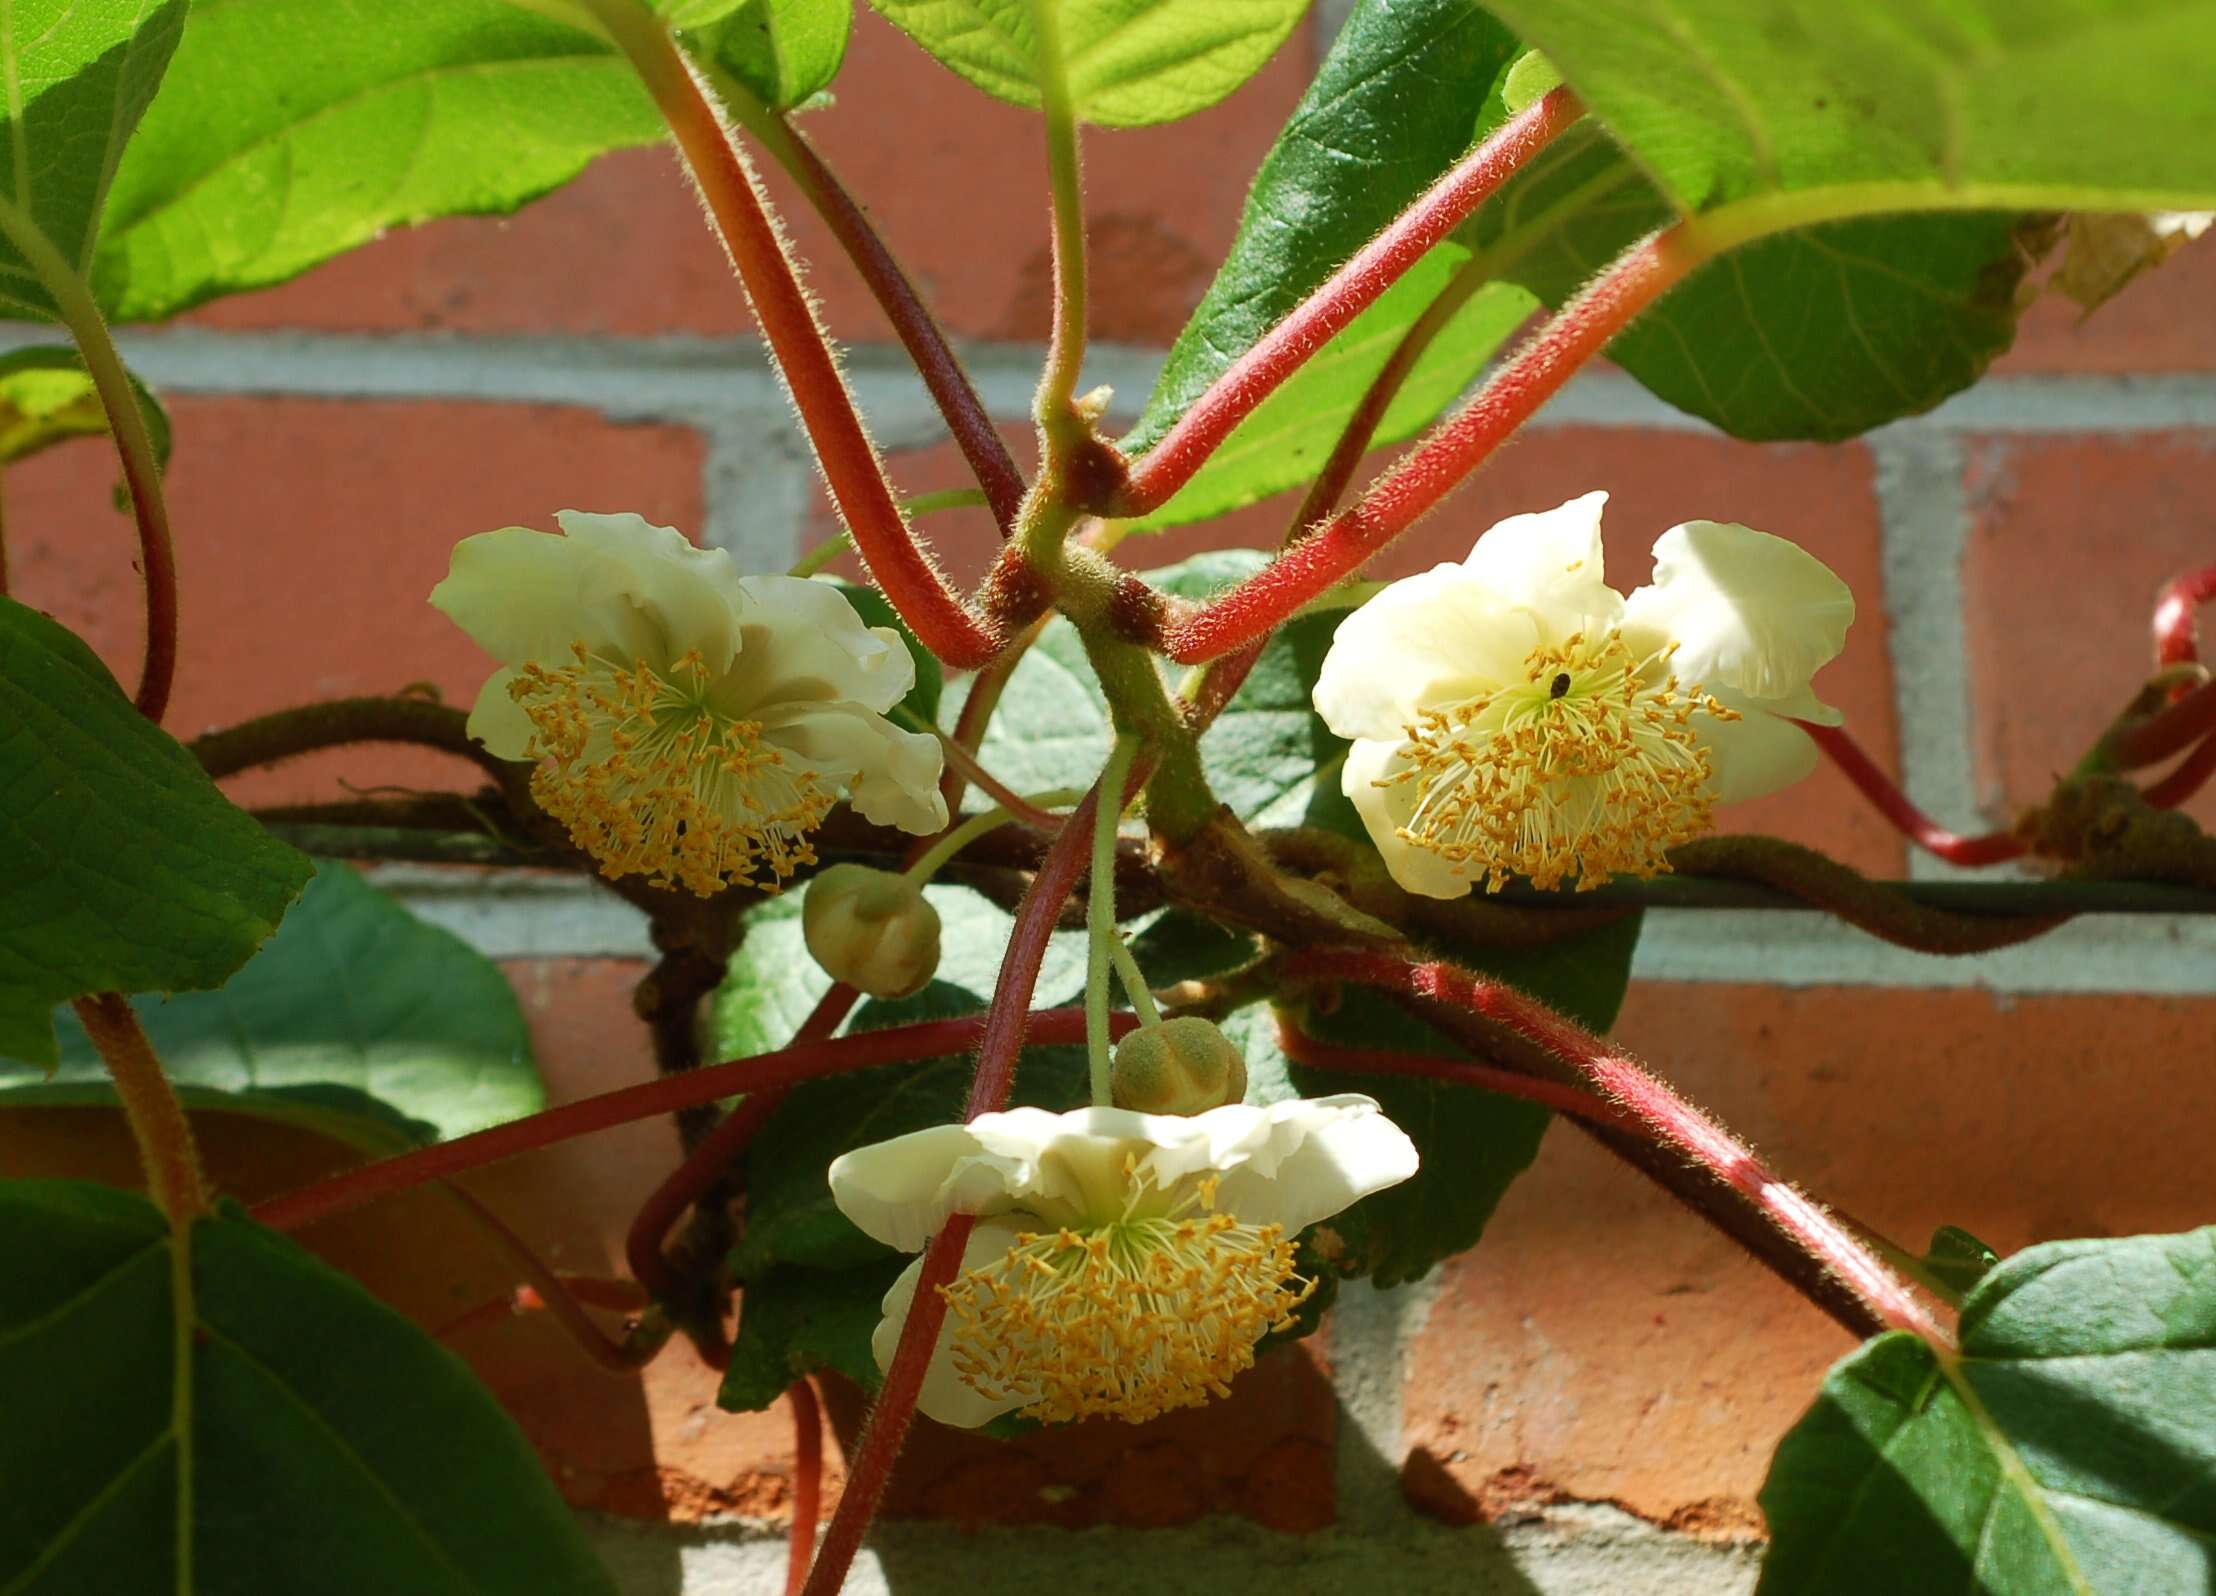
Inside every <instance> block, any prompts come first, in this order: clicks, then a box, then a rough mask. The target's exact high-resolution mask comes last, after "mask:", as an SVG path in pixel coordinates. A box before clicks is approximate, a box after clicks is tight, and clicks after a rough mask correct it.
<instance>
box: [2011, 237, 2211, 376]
mask: <svg viewBox="0 0 2216 1596" xmlns="http://www.w3.org/2000/svg"><path fill="white" fill-rule="evenodd" d="M2211 296H2216V239H2210V238H2205V237H2204V238H2202V239H2200V240H2199V241H2198V242H2195V243H2192V244H2188V245H2187V246H2186V247H2185V248H2184V249H2181V250H2180V251H2178V253H2177V254H2175V255H2173V256H2171V257H2170V259H2169V260H2168V261H2166V262H2165V263H2164V264H2163V265H2162V266H2161V267H2160V268H2158V269H2157V270H2155V271H2151V272H2145V273H2142V274H2141V275H2140V276H2139V277H2137V278H2135V279H2134V280H2133V281H2132V282H2131V283H2129V284H2128V285H2126V287H2125V289H2124V291H2123V292H2122V293H2121V294H2118V295H2117V296H2116V297H2115V298H2114V299H2112V300H2110V301H2109V302H2108V303H2107V304H2105V305H2103V306H2101V307H2100V309H2099V310H2097V311H2095V312H2094V313H2093V314H2092V315H2090V316H2088V315H2086V314H2085V313H2084V311H2082V310H2081V309H2079V307H2078V306H2077V305H2076V304H2074V303H2073V302H2071V301H2070V300H2067V299H2064V298H2062V297H2061V296H2060V295H2056V294H2050V295H2047V296H2046V297H2044V298H2042V299H2040V300H2039V301H2038V302H2037V303H2036V304H2034V305H2033V306H2032V307H2031V308H2030V309H2029V310H2027V311H2026V312H2025V313H2024V317H2023V320H2022V321H2021V322H2019V323H2018V324H2017V329H2016V343H2015V347H2013V348H2012V349H2010V350H2009V352H2008V353H2007V354H2006V355H2004V356H2002V357H2001V359H1999V360H1998V361H1996V362H1994V366H1993V369H1994V370H1995V371H1996V372H2001V373H2005V374H2009V375H2030V374H2032V373H2035V372H2083V373H2100V372H2133V371H2216V320H2212V319H2211V318H2210V316H2209V315H2208V306H2209V303H2210V299H2211Z"/></svg>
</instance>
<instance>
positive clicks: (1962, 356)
mask: <svg viewBox="0 0 2216 1596" xmlns="http://www.w3.org/2000/svg"><path fill="white" fill-rule="evenodd" d="M1670 216H1671V210H1670V206H1669V202H1668V201H1667V200H1665V199H1664V198H1663V196H1662V195H1661V193H1660V192H1659V191H1657V190H1656V188H1655V187H1654V185H1653V183H1652V182H1650V181H1649V180H1648V179H1647V177H1646V176H1645V174H1644V173H1642V172H1641V171H1640V170H1639V168H1638V167H1637V166H1636V165H1635V164H1634V163H1633V162H1632V161H1631V160H1630V159H1629V158H1627V157H1626V156H1625V155H1624V154H1623V152H1622V151H1621V150H1620V149H1618V148H1617V147H1616V146H1615V145H1614V144H1613V143H1611V142H1610V141H1609V140H1608V139H1607V138H1606V137H1605V136H1604V135H1602V134H1601V133H1600V131H1599V130H1598V129H1596V128H1594V127H1593V126H1592V125H1591V124H1590V123H1586V124H1582V125H1580V126H1579V127H1577V128H1574V129H1572V130H1571V131H1570V132H1568V133H1565V134H1564V135H1562V137H1561V138H1559V139H1557V140H1556V141H1555V143H1554V144H1553V145H1551V146H1550V147H1549V148H1548V149H1547V150H1546V151H1545V152H1544V153H1543V154H1542V155H1540V156H1539V157H1538V158H1537V159H1536V160H1534V161H1533V162H1532V163H1531V165H1530V166H1529V167H1527V168H1526V169H1525V170H1524V171H1523V172H1522V173H1520V174H1518V176H1517V177H1516V179H1515V180H1514V181H1513V182H1511V183H1510V184H1509V185H1508V186H1507V187H1506V188H1505V189H1503V190H1502V192H1501V193H1500V194H1499V195H1498V196H1496V197H1495V198H1494V200H1493V201H1492V202H1491V203H1489V204H1487V205H1486V206H1485V207H1484V208H1483V209H1481V210H1480V211H1479V212H1478V213H1477V214H1476V215H1475V216H1474V217H1472V218H1471V219H1470V221H1469V222H1468V223H1466V224H1464V226H1463V228H1462V230H1461V232H1460V234H1459V237H1460V238H1461V239H1462V241H1463V242H1465V243H1466V244H1469V245H1471V246H1473V247H1475V248H1476V249H1477V250H1478V252H1479V254H1480V256H1481V257H1482V258H1484V259H1487V260H1489V261H1491V262H1493V263H1494V267H1495V269H1496V270H1498V271H1500V272H1501V273H1503V274H1504V275H1506V276H1508V277H1510V278H1512V279H1513V280H1515V281H1516V282H1518V283H1520V284H1522V285H1523V286H1524V287H1525V288H1528V289H1529V290H1531V292H1532V293H1534V294H1536V295H1537V296H1538V297H1539V298H1540V299H1542V300H1544V301H1545V302H1546V303H1547V304H1549V305H1551V306H1555V307H1559V306H1561V305H1562V304H1563V303H1564V302H1566V301H1567V300H1568V299H1569V298H1570V297H1571V296H1572V295H1574V294H1575V293H1576V292H1577V291H1578V290H1579V289H1580V288H1582V287H1584V286H1585V284H1586V283H1587V282H1589V281H1590V280H1591V279H1592V277H1593V276H1594V274H1596V273H1597V272H1599V271H1600V270H1601V269H1602V268H1603V267H1604V266H1606V265H1607V264H1608V263H1609V261H1611V260H1612V259H1614V258H1615V257H1616V255H1617V254H1618V253H1620V252H1621V251H1622V250H1624V249H1625V248H1627V247H1628V246H1629V245H1630V244H1632V243H1633V242H1634V241H1635V240H1637V239H1639V238H1640V237H1642V236H1644V235H1645V234H1647V233H1649V232H1651V231H1652V230H1653V229H1655V228H1656V227H1659V226H1661V225H1662V224H1664V223H1665V222H1667V221H1668V220H1669V219H1670ZM2022 226H2023V222H2022V219H2021V218H2020V217H2017V216H2015V215H2010V214H1971V215H1959V216H1954V215H1918V216H1885V217H1870V218H1864V219H1860V220H1855V221H1845V222H1837V223H1832V224H1829V225H1825V226H1820V227H1811V228H1804V229H1799V230H1796V231H1791V232H1786V233H1781V234H1778V235H1777V236H1775V237H1771V238H1765V239H1761V240H1758V241H1756V242H1754V243H1752V244H1749V245H1747V246H1746V247H1745V248H1743V249H1739V250H1735V251H1733V252H1732V253H1731V254H1729V255H1727V256H1725V257H1724V258H1723V259H1721V260H1719V261H1714V262H1712V263H1710V264H1709V265H1707V266H1705V267H1703V268H1702V269H1701V270H1699V271H1697V272H1695V273H1694V274H1693V275H1692V276H1691V277H1690V278H1688V279H1687V280H1686V281H1685V282H1684V283H1682V284H1680V285H1679V286H1678V287H1677V288H1675V289H1673V290H1672V291H1671V292H1670V293H1669V294H1667V295H1665V296H1664V297H1663V298H1662V300H1661V301H1660V302H1659V303H1657V304H1656V305H1655V306H1654V307H1653V308H1652V309H1651V310H1649V311H1648V312H1647V313H1646V314H1645V315H1643V316H1642V317H1640V318H1639V319H1638V320H1637V321H1635V322H1633V323H1632V325H1631V326H1630V327H1629V328H1628V329H1626V330H1625V331H1624V332H1623V333H1622V334H1620V335H1619V336H1618V337H1617V338H1616V340H1615V341H1614V342H1613V343H1612V344H1610V345H1609V350H1608V353H1609V358H1610V359H1612V360H1614V361H1616V362H1617V363H1618V364H1619V365H1621V366H1622V367H1623V368H1624V369H1625V370H1627V371H1629V372H1630V373H1631V374H1632V375H1633V376H1634V377H1636V378H1638V379H1639V381H1640V382H1641V383H1643V384H1645V385H1646V387H1648V388H1649V389H1651V390H1652V391H1653V392H1655V393H1656V394H1658V395H1660V396H1661V397H1662V398H1664V399H1666V400H1668V401H1669V402H1670V403H1671V404H1674V405H1676V406H1677V407H1678V408H1680V409H1682V410H1686V411H1689V412H1691V413H1692V414H1694V415H1697V416H1700V417H1702V418H1703V419H1704V420H1707V421H1711V422H1714V423H1715V424H1716V425H1717V426H1719V427H1721V428H1723V429H1724V430H1725V431H1726V432H1729V433H1731V434H1732V435H1733V436H1735V437H1741V438H1753V439H1764V440H1767V439H1780V438H1810V439H1821V440H1825V441H1836V440H1838V439H1841V438H1849V437H1853V436H1855V435H1857V434H1858V433H1862V432H1866V431H1868V430H1869V429H1870V428H1872V427H1875V426H1879V425H1882V424H1883V423H1885V422H1888V421H1894V420H1898V419H1899V418H1900V417H1902V416H1905V415H1912V414H1915V413H1917V412H1920V411H1924V410H1928V409H1930V408H1931V407H1932V406H1933V405H1935V404H1937V403H1938V402H1939V401H1940V400H1942V399H1944V398H1946V397H1947V396H1948V395H1950V394H1953V393H1956V392H1958V391H1960V390H1961V389H1963V388H1966V387H1968V386H1969V385H1970V384H1971V383H1972V382H1975V381H1976V380H1977V379H1978V378H1979V377H1980V376H1981V375H1983V373H1984V371H1985V368H1986V366H1987V365H1988V364H1989V363H1990V362H1991V361H1992V360H1993V359H1994V358H1995V357H1996V356H1998V355H1999V354H2001V353H2002V352H2003V351H2004V350H2006V349H2007V348H2008V345H2009V342H2010V340H2011V339H2013V338H2014V336H2015V332H2016V316H2017V306H2016V289H2017V285H2018V284H2019V283H2020V282H2021V281H2022V280H2023V276H2024V273H2025V271H2026V269H2027V267H2028V264H2029V256H2028V255H2027V253H2026V251H2025V249H2024V247H2023V245H2022V242H2021V240H2020V238H2019V232H2020V230H2021V228H2022Z"/></svg>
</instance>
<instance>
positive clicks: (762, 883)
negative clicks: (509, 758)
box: [509, 643, 838, 898]
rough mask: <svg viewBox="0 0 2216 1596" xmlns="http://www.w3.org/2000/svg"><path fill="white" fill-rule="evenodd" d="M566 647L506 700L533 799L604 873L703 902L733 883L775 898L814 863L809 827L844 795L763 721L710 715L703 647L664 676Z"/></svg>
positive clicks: (530, 670) (526, 675)
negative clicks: (522, 739) (520, 724)
mask: <svg viewBox="0 0 2216 1596" xmlns="http://www.w3.org/2000/svg"><path fill="white" fill-rule="evenodd" d="M572 652H573V653H574V654H575V655H576V660H577V662H576V663H575V664H574V665H565V666H562V667H560V668H559V669H553V670H549V669H547V668H546V667H544V666H542V665H537V664H527V665H525V666H523V667H522V668H521V669H520V670H519V671H518V672H517V674H516V679H515V680H514V682H512V683H511V684H510V685H509V692H510V693H511V694H513V695H514V697H515V701H516V702H517V703H518V704H519V705H521V706H522V708H523V712H524V714H526V715H528V716H529V717H530V718H531V724H532V725H533V726H534V727H535V728H537V735H536V736H535V737H533V739H532V741H531V746H530V748H529V749H528V750H527V753H528V756H529V757H530V758H531V759H533V760H535V761H537V762H538V768H537V769H536V770H534V771H533V772H532V773H531V796H532V797H533V798H534V799H536V800H537V801H538V804H539V807H540V808H542V809H544V810H545V811H546V812H547V813H548V814H550V815H552V816H553V817H554V818H555V819H556V820H559V821H560V822H561V823H562V824H563V825H564V826H566V827H567V828H568V829H569V834H570V837H571V839H572V840H573V841H575V842H576V844H577V846H578V847H580V848H582V849H584V850H585V851H586V852H587V853H589V854H591V855H592V856H593V858H594V859H596V860H598V861H599V864H600V870H601V873H602V874H603V875H606V876H609V877H615V876H622V875H630V874H638V875H643V876H645V877H646V878H647V880H648V881H649V882H650V883H652V884H653V885H655V886H658V887H668V886H683V887H685V888H686V889H687V890H689V891H692V892H695V893H698V894H699V895H700V896H702V897H704V898H705V897H712V896H714V895H715V894H716V893H718V892H720V891H722V890H723V889H724V888H725V887H727V886H730V885H733V884H734V883H743V884H746V885H751V886H757V887H764V888H768V889H771V890H775V889H776V888H777V887H778V886H779V885H780V884H781V883H782V882H783V881H784V880H785V878H786V877H788V876H790V875H791V874H792V873H793V871H794V870H796V869H798V868H800V867H801V866H803V865H807V864H813V863H814V862H815V857H816V856H815V850H814V849H813V848H812V847H811V846H810V845H809V843H808V841H807V833H808V832H810V831H812V830H813V829H814V828H815V827H816V825H817V824H818V823H819V822H821V821H822V819H823V817H824V815H825V813H826V812H827V811H828V810H829V809H830V808H831V805H832V804H833V802H835V801H836V799H837V796H838V795H837V794H836V793H835V792H832V791H828V790H826V788H825V787H824V786H823V785H822V783H821V782H820V781H819V780H818V778H817V776H816V773H815V772H814V771H812V770H808V769H805V768H801V767H797V766H796V765H794V764H791V763H788V762H787V759H786V756H785V754H784V753H783V752H782V751H781V750H779V749H777V748H774V747H771V746H769V745H767V744H765V743H764V742H763V741H762V735H761V734H762V728H761V726H760V725H759V724H758V723H756V722H754V721H746V720H731V719H727V718H725V717H724V716H722V715H720V714H718V713H717V712H716V711H715V710H713V709H712V708H710V707H709V705H708V703H707V693H708V687H709V685H710V678H709V672H708V669H707V666H706V665H705V664H704V663H703V662H702V660H701V658H700V656H699V655H698V654H697V653H693V654H687V655H686V656H685V657H684V658H683V659H680V660H679V661H677V663H676V664H675V665H674V666H672V667H671V668H670V670H669V672H668V673H667V674H660V673H657V672H655V671H654V670H652V669H650V668H649V667H648V666H647V665H646V664H645V662H643V661H641V662H639V663H637V664H636V665H635V666H633V668H631V669H629V670H626V669H624V668H623V667H621V666H620V665H617V664H616V663H614V662H613V661H611V660H609V659H606V658H604V657H602V656H599V655H595V654H592V653H589V652H588V651H587V650H586V648H585V646H584V644H582V643H579V644H576V645H575V646H574V648H573V650H572Z"/></svg>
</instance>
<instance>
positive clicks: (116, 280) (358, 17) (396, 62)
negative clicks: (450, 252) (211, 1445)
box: [92, 0, 662, 320]
mask: <svg viewBox="0 0 2216 1596" xmlns="http://www.w3.org/2000/svg"><path fill="white" fill-rule="evenodd" d="M661 136H662V123H661V119H660V118H659V117H658V116H657V115H656V114H655V111H654V107H653V105H652V104H651V102H649V100H648V99H647V97H646V94H645V92H644V91H643V90H642V89H641V88H640V87H639V85H638V82H637V80H636V79H635V78H634V77H633V76H632V73H631V70H630V68H629V67H628V66H626V65H625V64H624V62H623V61H622V60H621V58H619V57H618V56H616V55H615V54H614V53H613V52H612V50H611V48H610V47H609V46H608V45H607V44H606V43H604V42H603V41H601V40H599V39H598V38H596V37H594V36H593V35H592V34H589V33H586V32H584V31H581V30H580V29H578V28H574V27H569V26H565V25H563V24H562V23H560V22H557V21H554V20H552V19H551V18H549V17H546V16H540V15H535V14H533V13H532V12H530V11H527V10H523V9H520V8H519V7H517V6H513V5H510V4H508V3H507V0H411V3H410V4H408V5H404V6H401V5H392V4H390V3H388V0H200V3H198V4H196V5H195V6H194V7H193V12H192V26H191V28H190V29H188V30H187V32H186V35H185V39H184V42H183V43H182V44H181V45H180V46H179V47H178V50H177V57H176V60H175V61H174V62H173V63H172V64H171V66H170V71H169V75H168V78H167V79H166V81H165V82H164V83H163V84H162V91H161V94H160V96H159V97H158V98H157V99H156V100H155V102H154V105H153V107H152V109H151V110H149V111H148V112H147V115H146V119H145V122H144V125H143V126H141V128H140V129H139V132H138V136H137V137H136V138H134V139H132V141H131V144H130V148H129V149H128V150H127V151H126V152H125V154H124V158H123V162H122V165H121V166H120V167H119V168H118V169H117V171H116V174H115V187H114V193H113V195H112V197H111V199H110V201H109V210H108V218H107V224H106V227H105V229H104V232H103V236H102V239H101V245H100V250H99V253H98V255H97V256H96V257H95V258H94V260H93V273H92V275H93V281H94V284H95V286H96V288H97V289H98V290H99V293H100V297H101V301H102V303H103V304H104V305H106V306H107V308H108V310H109V313H110V314H111V315H113V316H115V317H117V318H118V319H121V320H148V319H153V318H156V317H162V316H173V315H175V314H177V313H178V312H179V311H182V310H188V309H190V308H191V307H192V306H194V305H197V304H200V303H201V302H202V301H204V300H208V299H212V298H214V297H215V296H217V295H219V294H227V293H237V292H238V291H240V290H242V289H248V288H262V287H266V286H268V285H269V284H271V283H277V282H282V281H284V280H285V279H286V278H288V277H291V276H294V275H295V274H297V273H299V272H302V271H305V270H306V269H307V268H309V267H310V266H313V265H315V264H316V263H318V262H319V261H323V260H327V259H329V258H330V257H331V256H333V255H336V254H338V253H340V252H341V251H343V250H348V249H352V248H354V247H355V246H356V245H358V244H365V243H368V242H369V241H370V240H371V239H373V238H375V237H377V236H378V234H379V233H381V232H382V231H384V229H386V228H388V227H392V226H395V225H397V224H401V223H407V222H420V221H424V220H427V219H429V218H431V217H434V216H450V215H456V214H463V213H480V212H492V213H503V212H507V211H512V210H514V209H516V207H518V206H519V205H522V204H523V203H524V202H526V201H528V200H532V199H536V198H537V197H538V196H539V195H541V194H544V193H546V192H547V191H548V190H550V189H553V188H556V187H558V186H559V185H561V184H563V183H565V182H567V181H569V179H571V178H572V177H575V176H576V175H577V174H578V172H580V171H582V170H583V169H584V167H585V165H586V163H587V162H589V161H590V160H592V159H593V157H595V156H597V155H600V154H602V153H604V152H605V151H608V150H612V149H618V148H622V147H624V146H628V145H635V144H647V143H651V142H653V141H654V140H656V139H658V138H659V137H661Z"/></svg>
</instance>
